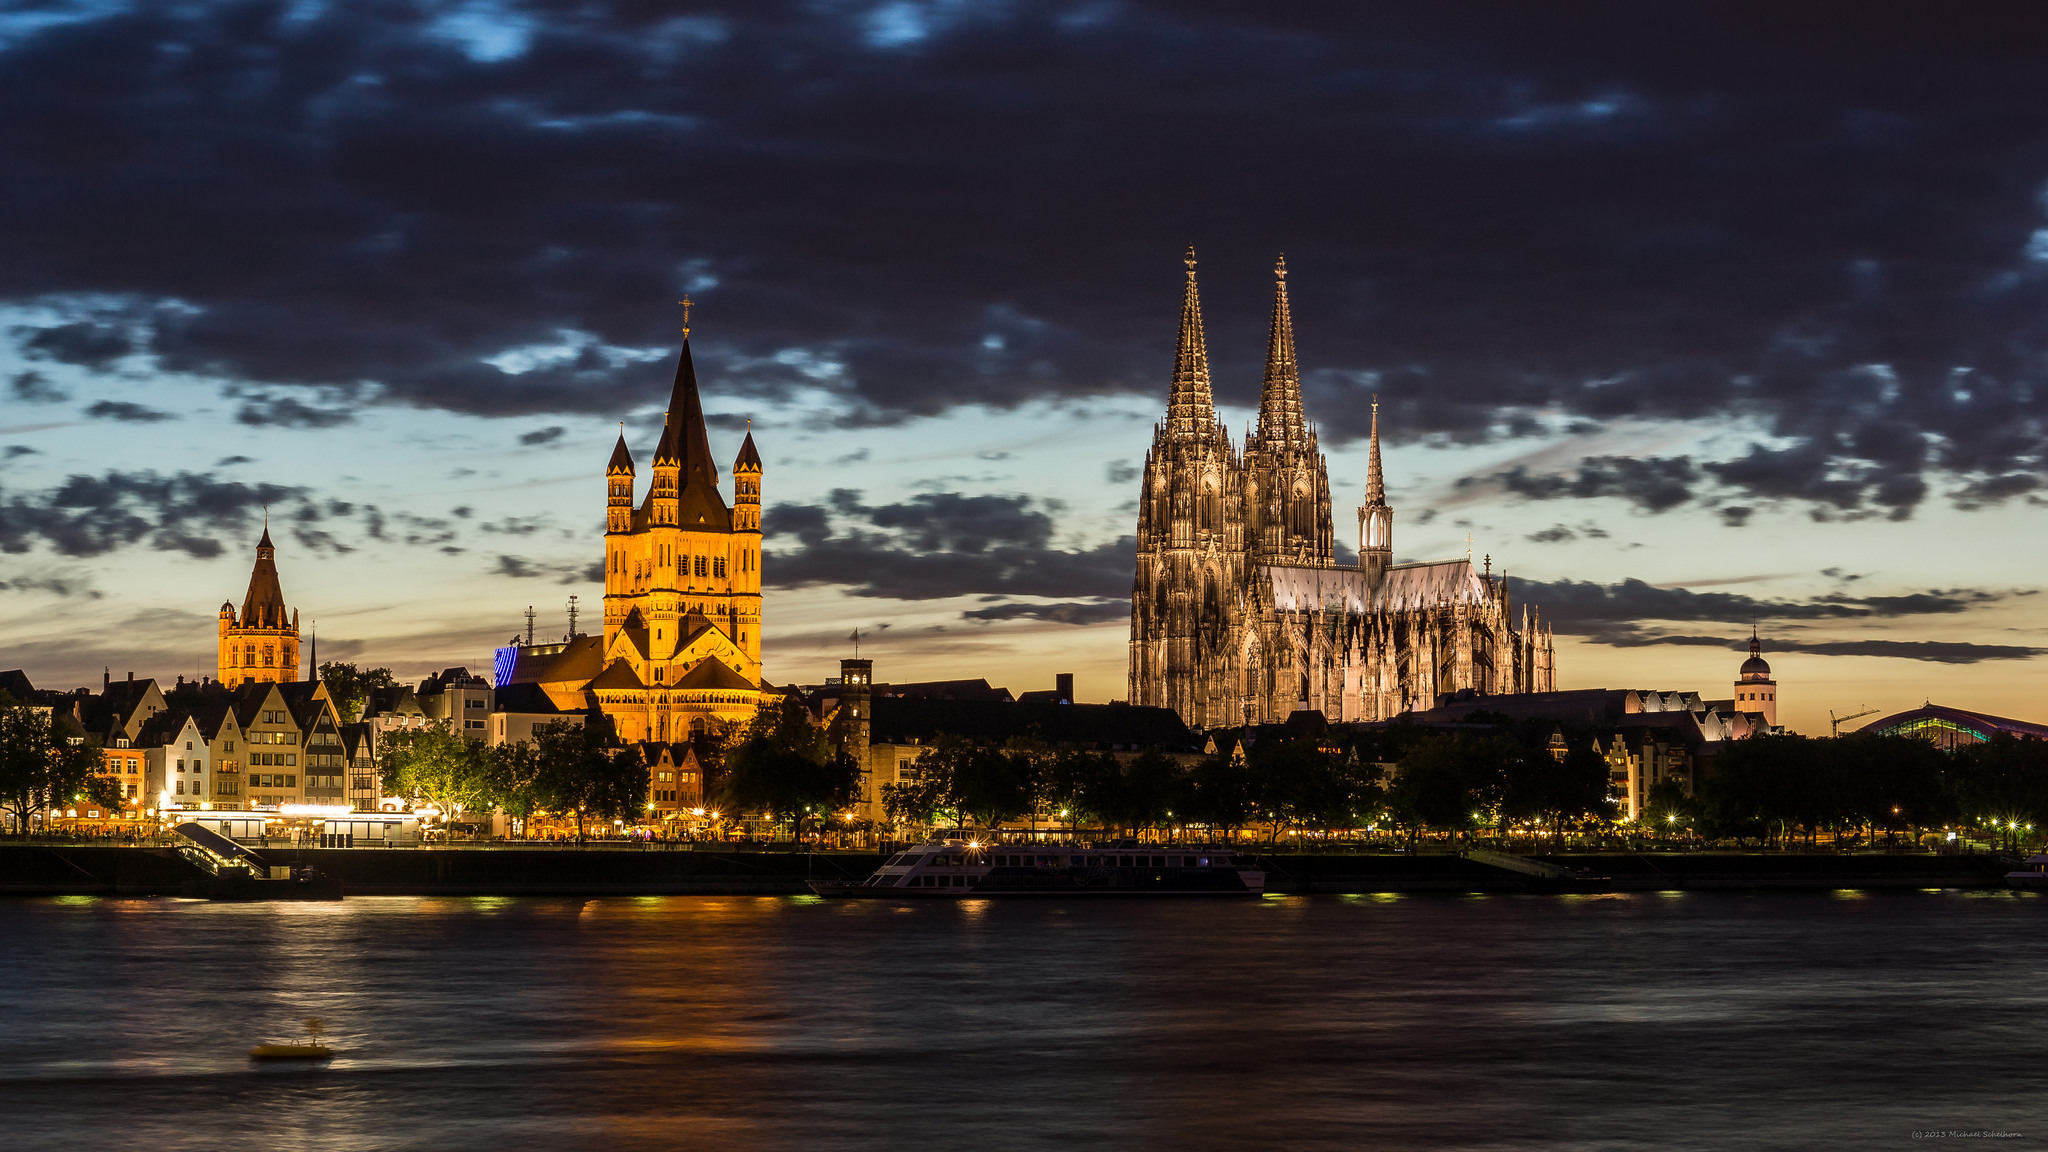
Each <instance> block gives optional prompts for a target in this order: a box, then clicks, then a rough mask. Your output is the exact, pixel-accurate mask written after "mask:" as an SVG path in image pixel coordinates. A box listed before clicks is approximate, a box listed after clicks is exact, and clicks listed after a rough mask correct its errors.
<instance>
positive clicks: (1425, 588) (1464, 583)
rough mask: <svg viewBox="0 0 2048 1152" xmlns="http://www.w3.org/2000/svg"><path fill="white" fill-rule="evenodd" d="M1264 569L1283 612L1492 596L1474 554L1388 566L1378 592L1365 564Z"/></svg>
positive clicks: (1411, 605) (1359, 610)
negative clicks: (1475, 567)
mask: <svg viewBox="0 0 2048 1152" xmlns="http://www.w3.org/2000/svg"><path fill="white" fill-rule="evenodd" d="M1263 570H1264V572H1265V574H1266V578H1267V579H1268V580H1269V581H1270V582H1271V584H1272V589H1273V607H1275V608H1277V609H1279V610H1280V611H1282V612H1298V611H1305V610H1314V609H1318V608H1321V609H1331V608H1341V610H1342V611H1345V612H1348V613H1352V614H1354V615H1361V614H1364V613H1367V612H1386V611H1394V612H1401V611H1409V610H1412V609H1416V608H1427V607H1430V606H1432V605H1436V604H1443V603H1447V602H1453V601H1460V600H1462V601H1464V602H1466V603H1471V604H1476V603H1480V602H1482V601H1484V600H1485V599H1486V596H1487V588H1486V583H1485V581H1483V580H1481V579H1480V578H1479V574H1478V573H1476V572H1474V571H1472V562H1471V561H1470V560H1433V561H1426V562H1422V563H1414V564H1396V565H1394V566H1393V567H1391V568H1389V569H1387V571H1386V575H1385V577H1384V579H1383V581H1382V583H1381V585H1380V589H1379V591H1378V592H1377V593H1375V592H1374V591H1372V589H1371V587H1370V586H1369V585H1368V584H1367V583H1366V578H1367V573H1366V572H1365V570H1363V569H1360V568H1317V567H1309V566H1306V565H1294V564H1268V565H1265V566H1264V569H1263Z"/></svg>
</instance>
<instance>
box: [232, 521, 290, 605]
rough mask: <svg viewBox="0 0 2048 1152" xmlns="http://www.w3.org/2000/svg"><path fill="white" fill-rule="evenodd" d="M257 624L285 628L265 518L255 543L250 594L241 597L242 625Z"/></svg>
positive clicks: (280, 589)
mask: <svg viewBox="0 0 2048 1152" xmlns="http://www.w3.org/2000/svg"><path fill="white" fill-rule="evenodd" d="M259 623H261V624H262V626H263V627H267V628H282V627H284V588H283V586H282V585H280V584H279V583H278V581H277V548H276V547H275V546H274V545H272V544H271V542H270V524H269V523H268V522H267V521H266V522H265V523H264V525H263V539H261V540H258V541H257V542H256V566H255V567H254V568H252V569H250V571H249V593H248V595H246V596H244V597H242V619H241V624H242V627H244V628H250V627H255V626H257V625H258V624H259Z"/></svg>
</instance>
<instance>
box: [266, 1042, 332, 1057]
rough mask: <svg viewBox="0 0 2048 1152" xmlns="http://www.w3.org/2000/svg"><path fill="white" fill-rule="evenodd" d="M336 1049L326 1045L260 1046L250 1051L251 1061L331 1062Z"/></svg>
mask: <svg viewBox="0 0 2048 1152" xmlns="http://www.w3.org/2000/svg"><path fill="white" fill-rule="evenodd" d="M333 1058H334V1049H332V1048H329V1047H328V1046H327V1045H325V1044H258V1045H257V1046H255V1047H254V1048H251V1049H249V1059H251V1060H331V1059H333Z"/></svg>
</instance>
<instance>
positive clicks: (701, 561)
mask: <svg viewBox="0 0 2048 1152" xmlns="http://www.w3.org/2000/svg"><path fill="white" fill-rule="evenodd" d="M695 572H696V574H697V575H699V576H708V575H710V574H711V573H710V572H709V571H708V570H707V568H706V565H705V558H704V557H702V556H699V557H697V558H696V565H695Z"/></svg>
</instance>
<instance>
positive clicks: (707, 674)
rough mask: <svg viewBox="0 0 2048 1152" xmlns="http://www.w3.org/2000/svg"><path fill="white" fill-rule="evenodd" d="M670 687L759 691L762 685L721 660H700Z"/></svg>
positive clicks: (700, 689) (691, 689) (686, 690)
mask: <svg viewBox="0 0 2048 1152" xmlns="http://www.w3.org/2000/svg"><path fill="white" fill-rule="evenodd" d="M670 687H671V688H674V689H675V690H676V691H678V692H689V691H693V690H697V691H707V690H714V689H715V690H718V691H747V690H755V691H758V690H759V689H760V687H761V686H760V685H759V684H756V683H754V682H753V681H752V680H749V679H747V678H746V677H745V676H742V675H740V674H739V673H738V672H735V671H733V670H732V669H730V668H728V667H726V666H725V665H724V664H723V663H722V662H720V661H717V660H699V661H697V664H696V666H695V667H693V668H691V669H690V670H689V671H688V672H685V673H683V675H682V677H681V678H680V679H678V680H677V681H676V682H675V683H674V684H672V685H670Z"/></svg>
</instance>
